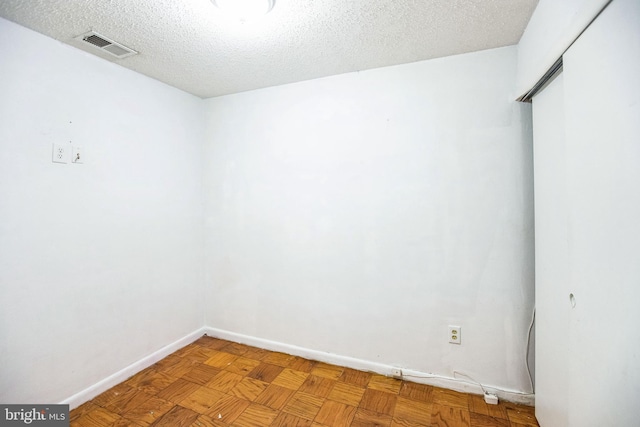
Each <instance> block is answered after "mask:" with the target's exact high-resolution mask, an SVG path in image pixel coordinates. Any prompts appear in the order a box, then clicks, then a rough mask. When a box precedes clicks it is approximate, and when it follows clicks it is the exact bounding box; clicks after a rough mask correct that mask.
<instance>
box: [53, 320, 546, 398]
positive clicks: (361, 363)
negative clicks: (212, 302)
mask: <svg viewBox="0 0 640 427" xmlns="http://www.w3.org/2000/svg"><path fill="white" fill-rule="evenodd" d="M204 334H206V335H208V336H210V337H215V338H221V339H225V340H229V341H233V342H237V343H240V344H246V345H251V346H254V347H259V348H263V349H265V350H271V351H279V352H282V353H287V354H291V355H294V356H300V357H304V358H305V359H311V360H317V361H320V362H325V363H331V364H333V365H338V366H344V367H347V368H353V369H358V370H362V371H369V372H375V373H378V374H381V375H388V376H391V373H392V370H393V369H396V368H398V367H397V366H391V365H385V364H382V363H376V362H371V361H369V360H364V359H356V358H353V357H348V356H342V355H339V354H333V353H326V352H323V351H318V350H312V349H308V348H304V347H298V346H295V345H291V344H285V343H281V342H278V341H271V340H266V339H263V338H257V337H253V336H249V335H243V334H238V333H235V332H230V331H225V330H223V329H216V328H210V327H202V328H200V329H197V330H195V331H193V332H191V333H190V334H188V335H186V336H185V337H183V338H180V339H179V340H177V341H174V342H173V343H171V344H169V345H166V346H164V347H162V348H161V349H159V350H158V351H155V352H153V353H151V354H150V355H148V356H146V357H144V358H142V359H140V360H138V361H137V362H135V363H132V364H131V365H129V366H127V367H125V368H124V369H121V370H120V371H118V372H116V373H114V374H113V375H110V376H109V377H107V378H105V379H103V380H101V381H99V382H97V383H96V384H94V385H92V386H90V387H87V388H86V389H84V390H82V391H80V392H79V393H76V394H74V395H73V396H71V397H69V398H67V399H65V400H63V401H62V402H60V403H61V404H67V405H69V407H70V409H74V408H77V407H78V406H80V405H81V404H83V403H84V402H87V401H89V400H91V399H93V398H94V397H96V396H97V395H99V394H100V393H103V392H105V391H107V390H108V389H110V388H111V387H113V386H115V385H118V384H120V383H121V382H123V381H125V380H126V379H128V378H129V377H131V376H133V375H135V374H136V373H138V372H140V371H142V370H143V369H145V368H148V367H149V366H151V365H153V364H154V363H156V362H157V361H159V360H160V359H162V358H164V357H166V356H168V355H170V354H171V353H173V352H175V351H177V350H179V349H181V348H182V347H184V346H186V345H188V344H191V343H192V342H194V341H196V340H197V339H198V338H200V337H201V336H202V335H204ZM402 374H403V378H405V379H407V380H409V381H413V382H416V383H420V384H428V385H432V386H436V387H443V388H447V389H450V390H455V391H461V392H464V393H476V394H482V391H481V390H480V387H479V386H478V385H477V384H474V383H471V382H468V381H465V380H461V379H458V378H452V377H445V376H442V375H436V374H430V373H428V372H421V371H415V370H411V369H405V368H402ZM485 389H487V390H489V391H491V392H493V393H495V394H496V395H497V396H498V398H500V399H503V400H508V401H510V402H516V403H523V404H525V405H531V406H532V405H533V404H534V400H535V396H534V395H533V394H524V393H521V392H518V391H512V390H504V389H500V388H497V387H493V386H490V385H485Z"/></svg>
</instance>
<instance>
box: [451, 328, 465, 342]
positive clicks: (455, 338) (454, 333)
mask: <svg viewBox="0 0 640 427" xmlns="http://www.w3.org/2000/svg"><path fill="white" fill-rule="evenodd" d="M461 334H462V330H461V329H460V326H453V325H449V342H450V343H451V344H460V343H461V342H462V337H461Z"/></svg>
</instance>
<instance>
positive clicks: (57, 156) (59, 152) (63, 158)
mask: <svg viewBox="0 0 640 427" xmlns="http://www.w3.org/2000/svg"><path fill="white" fill-rule="evenodd" d="M70 148H71V147H69V146H68V145H67V144H53V156H52V158H51V160H52V161H53V162H54V163H69V151H70Z"/></svg>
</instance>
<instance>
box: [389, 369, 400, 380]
mask: <svg viewBox="0 0 640 427" xmlns="http://www.w3.org/2000/svg"><path fill="white" fill-rule="evenodd" d="M391 376H392V377H393V378H397V379H399V380H401V379H402V369H400V368H392V369H391Z"/></svg>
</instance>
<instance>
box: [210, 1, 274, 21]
mask: <svg viewBox="0 0 640 427" xmlns="http://www.w3.org/2000/svg"><path fill="white" fill-rule="evenodd" d="M211 1H212V3H213V4H214V5H216V6H217V7H218V9H220V10H221V11H223V12H224V13H225V14H227V15H229V16H232V17H233V18H235V19H239V20H240V21H249V20H252V19H255V18H259V17H260V16H262V15H266V14H267V13H269V11H271V9H273V6H274V5H275V3H276V0H211Z"/></svg>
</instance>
